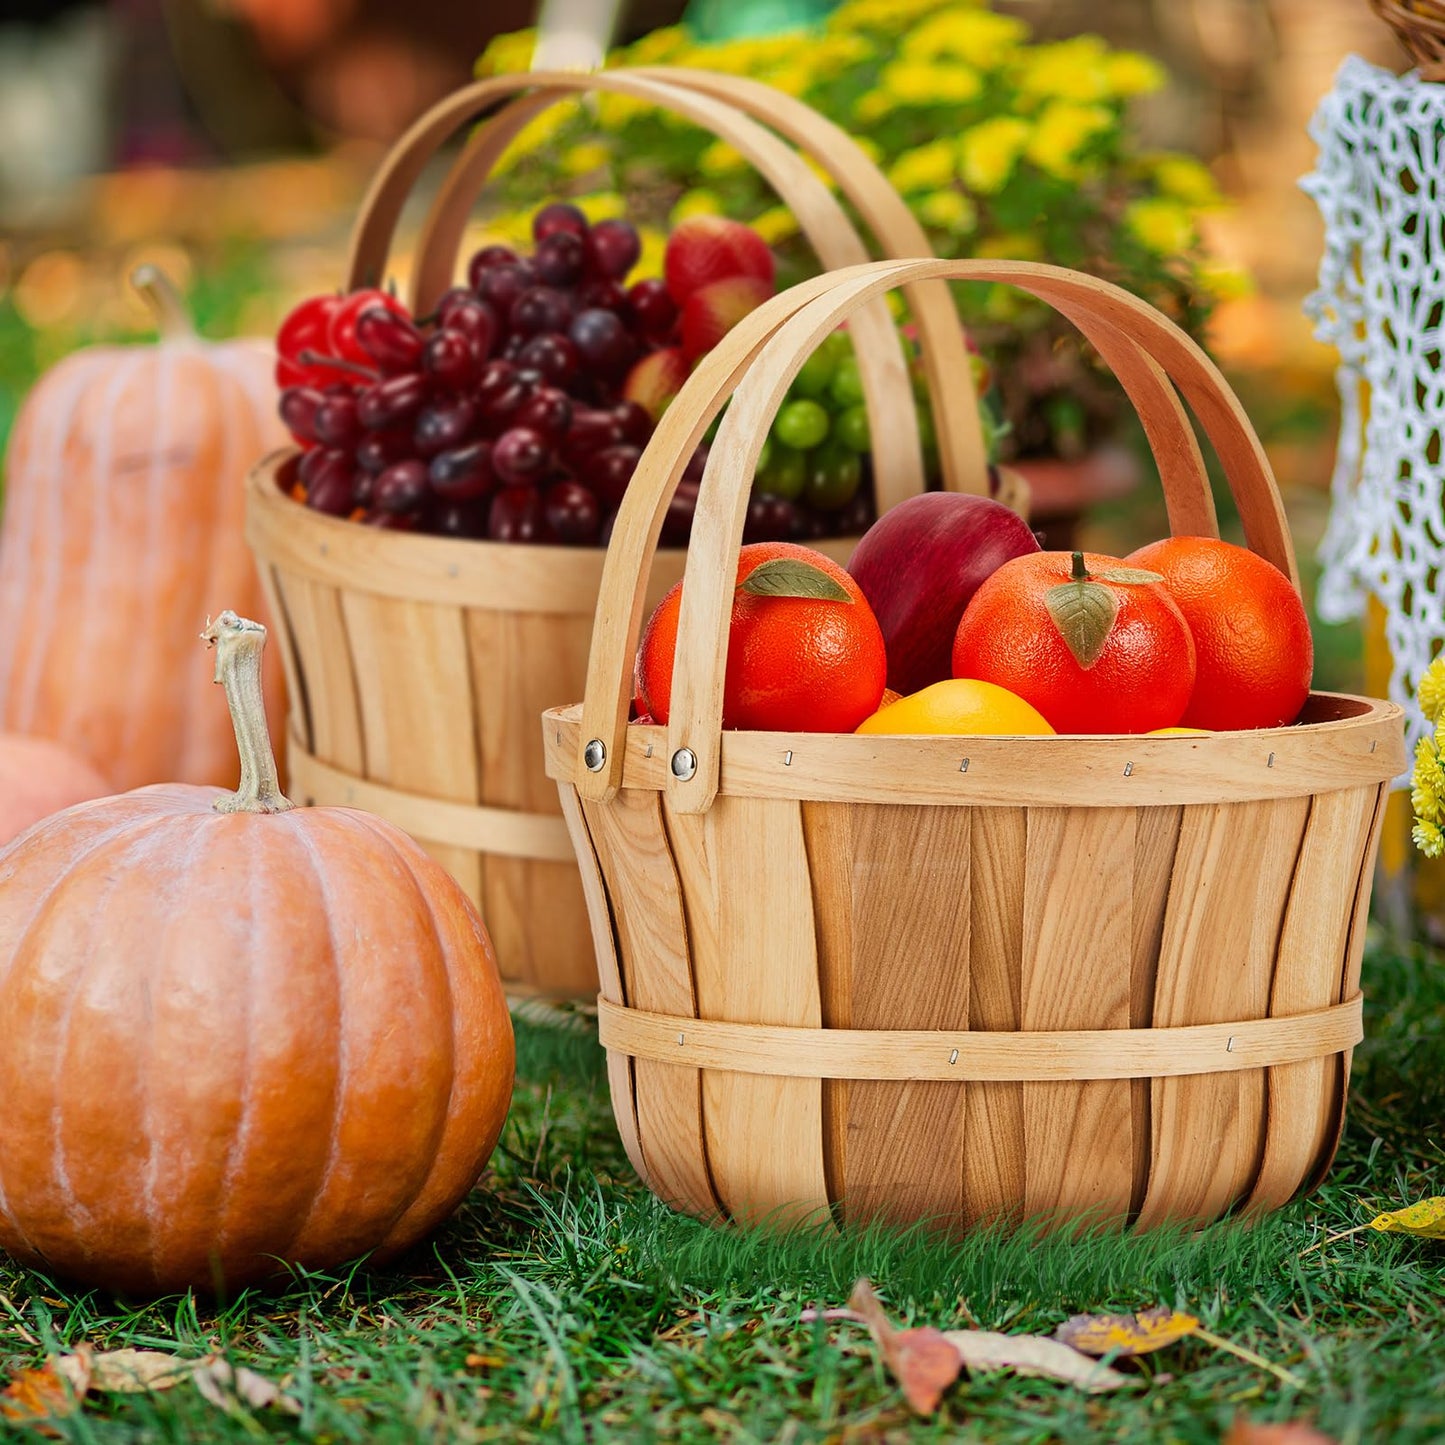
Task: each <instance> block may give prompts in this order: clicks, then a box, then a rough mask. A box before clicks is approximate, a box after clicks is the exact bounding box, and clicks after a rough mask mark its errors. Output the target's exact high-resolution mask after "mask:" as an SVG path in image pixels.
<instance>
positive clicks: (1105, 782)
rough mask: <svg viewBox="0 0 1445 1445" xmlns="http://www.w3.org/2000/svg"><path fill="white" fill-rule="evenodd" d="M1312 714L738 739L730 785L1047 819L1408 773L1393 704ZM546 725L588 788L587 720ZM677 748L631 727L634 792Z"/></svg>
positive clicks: (559, 756) (553, 748)
mask: <svg viewBox="0 0 1445 1445" xmlns="http://www.w3.org/2000/svg"><path fill="white" fill-rule="evenodd" d="M593 658H594V660H595V658H596V653H595V652H594V653H593ZM1309 706H1310V708H1311V709H1313V711H1314V712H1315V713H1316V714H1317V715H1318V716H1319V717H1322V718H1332V719H1334V720H1331V721H1312V722H1311V724H1310V725H1309V726H1295V727H1287V728H1267V729H1261V730H1260V731H1258V732H1238V733H1215V734H1213V735H1211V736H1209V737H1166V738H1148V737H1083V736H1080V737H1026V738H1003V737H969V738H955V737H880V736H871V737H868V736H865V737H858V736H854V735H851V734H841V735H840V734H829V733H761V732H758V733H753V732H728V733H726V734H724V735H723V737H722V740H721V749H720V751H721V759H722V767H721V774H720V776H721V779H722V786H723V791H724V792H725V793H726V794H727V795H728V796H730V797H759V798H773V797H778V796H780V795H786V796H789V797H794V798H803V799H806V800H809V801H813V802H820V803H822V802H848V803H938V804H943V805H947V806H953V807H957V806H961V805H965V804H968V805H974V804H980V805H983V804H987V805H992V806H1003V807H1023V806H1029V807H1034V806H1043V807H1047V806H1048V805H1050V804H1054V803H1057V802H1058V801H1059V799H1060V798H1064V797H1067V798H1068V801H1069V803H1070V805H1071V806H1074V807H1083V808H1122V807H1157V806H1160V805H1165V804H1168V805H1177V804H1181V803H1208V802H1215V801H1228V802H1249V801H1252V800H1254V799H1259V798H1271V797H1308V796H1309V795H1310V794H1311V793H1313V792H1314V791H1315V789H1316V788H1317V787H1318V786H1319V784H1320V782H1321V781H1322V780H1325V779H1328V781H1329V783H1330V785H1331V786H1332V787H1352V786H1356V785H1359V784H1368V783H1372V782H1373V783H1378V782H1379V781H1380V779H1381V778H1382V777H1392V776H1394V775H1395V774H1396V773H1398V772H1399V771H1400V770H1401V769H1402V768H1403V767H1404V766H1405V742H1404V738H1405V734H1404V714H1403V713H1402V712H1401V710H1400V709H1399V708H1398V707H1397V706H1396V705H1395V704H1394V703H1389V702H1380V701H1377V700H1374V699H1371V698H1348V697H1340V696H1336V695H1334V694H1325V693H1317V694H1315V696H1314V698H1313V699H1312V701H1311V704H1310V705H1309ZM547 720H548V723H549V725H550V726H549V727H548V729H547V735H546V745H547V764H546V765H547V770H548V772H549V774H550V775H551V776H552V777H555V778H566V779H569V780H572V781H574V782H580V780H581V779H582V778H583V777H584V776H585V777H590V776H591V775H590V774H587V773H586V770H585V769H584V768H582V767H581V766H580V764H579V762H578V757H577V752H578V748H579V746H580V744H581V742H582V740H583V739H584V738H585V737H586V736H588V735H589V734H588V733H587V730H586V723H585V720H584V719H583V717H582V716H581V715H580V710H579V709H576V708H559V709H556V710H555V711H549V712H548V714H547ZM667 747H668V743H667V730H666V729H665V728H661V727H651V726H639V725H637V724H632V725H630V726H628V727H627V728H626V730H625V732H624V734H623V751H622V755H621V758H620V760H618V770H619V774H620V775H621V776H623V777H624V778H625V780H626V784H627V786H628V787H630V788H633V787H635V788H665V787H666V786H667V784H668V782H669V777H668V759H669V757H670V756H671V754H670V753H669V752H668V751H667ZM965 759H967V761H968V768H967V770H962V764H963V762H964V760H965ZM1126 769H1127V770H1128V771H1127V772H1126ZM584 796H585V794H584Z"/></svg>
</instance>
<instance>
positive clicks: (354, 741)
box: [276, 574, 366, 806]
mask: <svg viewBox="0 0 1445 1445" xmlns="http://www.w3.org/2000/svg"><path fill="white" fill-rule="evenodd" d="M276 591H277V595H278V596H279V598H280V600H281V605H282V607H283V608H284V609H285V615H286V618H287V621H288V624H289V628H290V631H289V636H288V637H287V638H285V639H282V642H283V650H285V651H290V649H291V648H294V649H295V652H296V655H298V656H302V657H312V658H315V659H316V666H315V671H314V672H310V673H307V674H306V684H305V695H306V701H307V707H306V721H307V723H308V724H309V728H308V742H309V751H311V752H312V753H314V754H315V755H316V756H317V757H318V758H319V759H321V760H322V761H323V762H326V763H329V764H331V765H332V766H333V767H336V768H340V769H342V770H344V771H345V772H348V773H364V772H365V771H366V741H365V738H364V737H363V735H362V723H361V709H360V705H359V698H358V696H357V691H356V673H355V670H354V668H353V667H352V663H351V638H350V636H349V634H348V632H347V628H346V619H345V617H343V615H342V612H341V594H340V592H338V591H337V589H336V588H334V587H328V586H326V585H325V584H324V583H319V582H313V581H312V580H311V579H310V578H308V577H302V576H296V575H294V574H280V575H278V577H277V588H276ZM313 693H315V696H314V697H313V696H312V694H313ZM292 696H295V691H294V689H293V691H292ZM358 806H360V805H359V804H358Z"/></svg>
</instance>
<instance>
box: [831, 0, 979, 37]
mask: <svg viewBox="0 0 1445 1445" xmlns="http://www.w3.org/2000/svg"><path fill="white" fill-rule="evenodd" d="M974 3H975V0H964V5H963V7H960V4H959V0H846V3H845V4H842V5H840V6H839V7H838V8H837V9H836V10H835V11H834V12H833V13H832V14H831V15H830V16H829V17H828V29H829V30H833V31H839V30H859V29H861V30H869V29H884V30H888V31H890V32H892V33H893V34H897V32H898V31H899V30H901V29H902V28H903V27H905V26H909V25H912V24H913V23H914V21H916V20H921V19H922V18H923V17H924V16H925V15H932V14H933V12H934V11H935V10H944V9H949V10H956V9H959V8H970V9H971V8H973V6H974Z"/></svg>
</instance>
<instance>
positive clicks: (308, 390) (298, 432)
mask: <svg viewBox="0 0 1445 1445" xmlns="http://www.w3.org/2000/svg"><path fill="white" fill-rule="evenodd" d="M325 400H326V398H325V397H324V396H323V395H322V394H321V393H320V392H319V391H317V390H316V388H315V387H312V386H288V387H287V388H286V390H285V391H283V392H282V393H281V401H280V404H279V406H278V407H277V410H278V411H279V412H280V413H281V420H282V421H283V422H285V424H286V430H287V431H289V432H290V433H291V435H292V436H293V437H295V438H296V440H297V441H298V442H300V443H301V444H302V446H306V445H307V444H309V443H312V442H315V441H316V439H317V437H316V409H317V408H318V407H319V406H320V405H321V404H322V402H324V401H325Z"/></svg>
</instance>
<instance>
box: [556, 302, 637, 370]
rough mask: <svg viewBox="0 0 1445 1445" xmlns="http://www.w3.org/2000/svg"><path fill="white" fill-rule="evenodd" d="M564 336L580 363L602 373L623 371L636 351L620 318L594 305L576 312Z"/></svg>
mask: <svg viewBox="0 0 1445 1445" xmlns="http://www.w3.org/2000/svg"><path fill="white" fill-rule="evenodd" d="M567 335H568V336H569V337H570V338H571V341H572V344H573V346H575V347H576V348H577V354H578V355H579V356H580V357H581V358H582V360H583V362H584V363H585V364H586V365H587V366H589V367H591V368H593V369H594V370H596V371H599V372H603V373H608V372H611V373H612V374H613V375H616V374H618V373H620V372H622V371H625V370H626V369H627V367H628V365H629V364H630V363H631V361H632V358H633V356H634V355H635V352H636V348H635V347H634V346H633V342H632V338H631V337H630V336H629V335H628V334H627V328H626V327H625V326H624V325H623V324H622V321H621V318H620V317H618V316H617V315H616V313H615V312H612V311H603V310H601V309H599V308H596V307H594V308H590V309H589V310H586V311H579V312H578V313H577V316H576V318H575V320H574V321H573V322H572V325H571V326H570V327H569V328H568V330H567Z"/></svg>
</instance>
